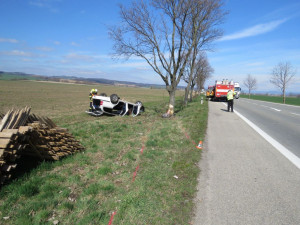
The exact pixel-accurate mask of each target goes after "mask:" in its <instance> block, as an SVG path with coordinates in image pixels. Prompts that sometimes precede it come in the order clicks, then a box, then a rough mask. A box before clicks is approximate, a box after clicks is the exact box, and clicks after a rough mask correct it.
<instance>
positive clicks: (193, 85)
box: [190, 83, 195, 102]
mask: <svg viewBox="0 0 300 225" xmlns="http://www.w3.org/2000/svg"><path fill="white" fill-rule="evenodd" d="M194 87H195V83H193V84H192V85H191V90H190V91H191V92H190V102H191V101H193V90H194Z"/></svg>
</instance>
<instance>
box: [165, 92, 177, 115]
mask: <svg viewBox="0 0 300 225" xmlns="http://www.w3.org/2000/svg"><path fill="white" fill-rule="evenodd" d="M175 92H176V88H175V89H172V90H170V91H169V96H170V100H169V107H168V111H167V112H166V113H165V114H163V117H171V116H173V115H174V107H175Z"/></svg>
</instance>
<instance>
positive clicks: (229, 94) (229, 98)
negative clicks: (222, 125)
mask: <svg viewBox="0 0 300 225" xmlns="http://www.w3.org/2000/svg"><path fill="white" fill-rule="evenodd" d="M234 95H235V93H234V91H233V90H231V89H230V90H229V91H228V92H227V102H228V105H227V110H228V112H229V110H230V108H231V112H233V96H234Z"/></svg>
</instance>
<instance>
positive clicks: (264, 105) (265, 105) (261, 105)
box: [260, 105, 269, 108]
mask: <svg viewBox="0 0 300 225" xmlns="http://www.w3.org/2000/svg"><path fill="white" fill-rule="evenodd" d="M260 106H262V107H265V108H269V106H266V105H260Z"/></svg>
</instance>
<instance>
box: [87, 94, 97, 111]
mask: <svg viewBox="0 0 300 225" xmlns="http://www.w3.org/2000/svg"><path fill="white" fill-rule="evenodd" d="M97 94H98V90H97V89H92V90H91V91H90V94H89V97H90V109H89V110H90V112H92V111H93V96H94V95H97Z"/></svg>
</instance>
